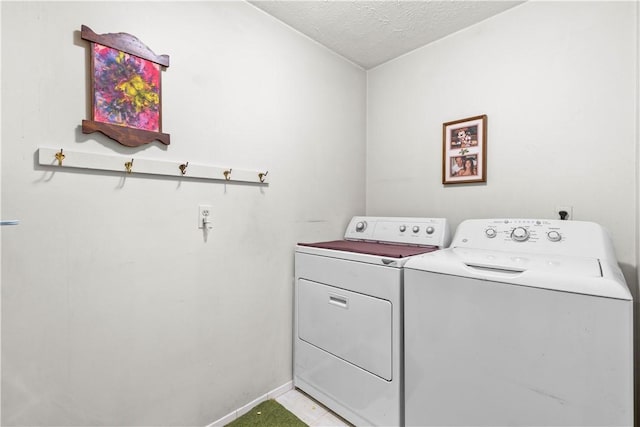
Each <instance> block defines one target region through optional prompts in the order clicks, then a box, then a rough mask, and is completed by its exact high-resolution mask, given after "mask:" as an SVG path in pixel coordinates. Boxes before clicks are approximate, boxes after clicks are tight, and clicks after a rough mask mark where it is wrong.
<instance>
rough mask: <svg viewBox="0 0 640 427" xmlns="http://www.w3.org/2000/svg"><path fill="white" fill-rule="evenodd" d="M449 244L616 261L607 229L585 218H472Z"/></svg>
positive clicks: (462, 225) (460, 226)
mask: <svg viewBox="0 0 640 427" xmlns="http://www.w3.org/2000/svg"><path fill="white" fill-rule="evenodd" d="M451 246H452V247H463V248H476V249H487V250H499V251H517V252H524V253H534V254H557V255H567V256H584V257H590V258H599V259H608V260H614V261H615V254H614V252H613V245H612V243H611V239H610V237H609V235H608V233H607V231H606V230H605V229H604V228H603V227H602V226H600V225H598V224H596V223H593V222H586V221H561V220H551V219H520V218H516V219H513V218H502V219H472V220H467V221H463V222H462V223H461V224H460V225H459V226H458V229H457V230H456V234H455V237H454V239H453V242H452V244H451Z"/></svg>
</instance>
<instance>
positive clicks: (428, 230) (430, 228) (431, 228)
mask: <svg viewBox="0 0 640 427" xmlns="http://www.w3.org/2000/svg"><path fill="white" fill-rule="evenodd" d="M434 231H436V229H435V228H433V227H427V234H433V232H434Z"/></svg>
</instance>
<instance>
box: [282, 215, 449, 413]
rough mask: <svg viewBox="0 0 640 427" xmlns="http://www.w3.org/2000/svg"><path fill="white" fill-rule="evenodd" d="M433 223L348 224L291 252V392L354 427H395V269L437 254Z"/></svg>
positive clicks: (444, 239)
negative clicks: (339, 234)
mask: <svg viewBox="0 0 640 427" xmlns="http://www.w3.org/2000/svg"><path fill="white" fill-rule="evenodd" d="M450 239H451V238H450V233H449V227H448V223H447V221H446V220H445V219H441V218H381V217H354V218H353V219H352V220H351V222H350V224H349V226H348V228H347V230H346V232H345V236H344V240H336V241H330V242H319V243H300V244H298V245H297V246H296V251H295V322H294V325H295V326H294V369H293V374H294V377H293V381H294V385H295V387H297V388H299V389H300V390H302V391H304V392H306V393H307V394H309V395H310V396H312V397H313V398H315V399H316V400H318V401H319V402H321V403H322V404H324V405H325V406H327V407H329V408H330V409H331V410H332V411H334V412H335V413H337V414H338V415H340V416H342V417H343V418H345V419H346V420H348V421H349V422H351V423H353V424H355V425H363V426H364V425H366V426H399V425H402V423H403V405H402V384H403V377H402V372H403V369H402V360H403V358H402V333H403V332H402V283H403V265H404V264H405V263H406V261H407V260H409V259H411V257H413V256H416V255H417V254H423V253H427V252H432V251H435V250H437V249H440V248H442V247H445V246H446V245H447V244H448V243H449V241H450Z"/></svg>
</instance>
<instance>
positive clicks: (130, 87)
mask: <svg viewBox="0 0 640 427" xmlns="http://www.w3.org/2000/svg"><path fill="white" fill-rule="evenodd" d="M93 57H94V85H95V87H94V91H95V96H94V106H93V110H94V111H93V114H94V117H93V119H94V120H95V121H97V122H102V123H109V124H114V125H119V126H128V127H133V128H137V129H143V130H149V131H153V132H158V131H160V66H159V65H158V64H156V63H154V62H151V61H147V60H145V59H142V58H139V57H137V56H134V55H130V54H128V53H125V52H122V51H120V50H117V49H113V48H111V47H107V46H103V45H100V44H98V43H95V44H94V56H93Z"/></svg>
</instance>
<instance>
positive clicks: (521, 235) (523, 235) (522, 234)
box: [511, 227, 529, 242]
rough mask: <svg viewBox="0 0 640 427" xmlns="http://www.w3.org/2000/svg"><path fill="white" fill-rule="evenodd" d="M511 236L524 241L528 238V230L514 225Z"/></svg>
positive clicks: (517, 240)
mask: <svg viewBox="0 0 640 427" xmlns="http://www.w3.org/2000/svg"><path fill="white" fill-rule="evenodd" d="M511 238H512V239H513V240H515V241H516V242H524V241H525V240H527V239H528V238H529V230H527V229H526V228H524V227H516V228H514V229H513V231H512V232H511Z"/></svg>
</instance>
